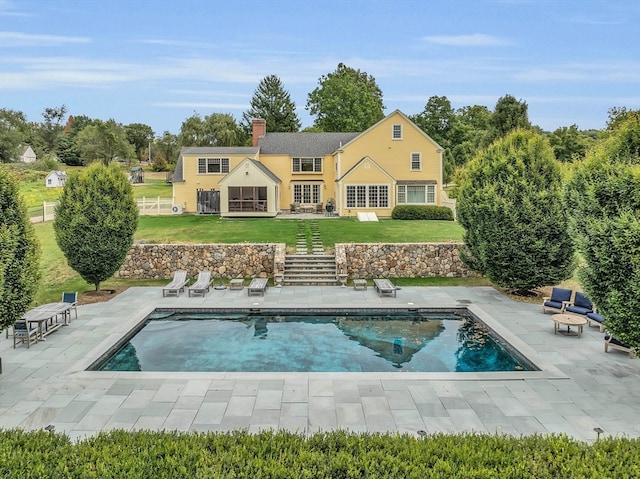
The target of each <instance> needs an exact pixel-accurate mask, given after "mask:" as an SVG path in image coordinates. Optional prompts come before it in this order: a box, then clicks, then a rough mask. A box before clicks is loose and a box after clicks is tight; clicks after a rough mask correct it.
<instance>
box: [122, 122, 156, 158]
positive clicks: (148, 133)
mask: <svg viewBox="0 0 640 479" xmlns="http://www.w3.org/2000/svg"><path fill="white" fill-rule="evenodd" d="M124 132H125V135H126V137H127V141H129V143H130V144H131V145H133V147H134V148H135V150H136V158H137V159H138V160H146V159H147V158H146V157H145V153H148V149H149V142H150V141H153V137H154V136H155V133H154V132H153V129H152V128H151V127H150V126H149V125H145V124H143V123H131V124H130V125H127V126H125V127H124Z"/></svg>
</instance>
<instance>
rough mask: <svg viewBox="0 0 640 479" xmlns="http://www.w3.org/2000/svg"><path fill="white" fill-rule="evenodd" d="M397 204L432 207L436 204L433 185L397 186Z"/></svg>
mask: <svg viewBox="0 0 640 479" xmlns="http://www.w3.org/2000/svg"><path fill="white" fill-rule="evenodd" d="M396 200H397V202H398V204H408V205H425V204H426V205H432V204H435V202H436V187H435V185H398V190H397V195H396Z"/></svg>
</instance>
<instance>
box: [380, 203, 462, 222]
mask: <svg viewBox="0 0 640 479" xmlns="http://www.w3.org/2000/svg"><path fill="white" fill-rule="evenodd" d="M391 218H393V219H394V220H445V221H453V211H451V209H450V208H447V207H446V206H421V205H399V206H396V207H395V208H393V211H392V212H391Z"/></svg>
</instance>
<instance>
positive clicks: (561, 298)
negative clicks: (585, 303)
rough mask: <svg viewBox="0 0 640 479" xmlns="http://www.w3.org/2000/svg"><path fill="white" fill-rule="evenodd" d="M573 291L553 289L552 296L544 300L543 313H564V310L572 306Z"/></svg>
mask: <svg viewBox="0 0 640 479" xmlns="http://www.w3.org/2000/svg"><path fill="white" fill-rule="evenodd" d="M572 294H573V291H571V290H570V289H565V288H553V289H552V290H551V296H545V297H544V298H542V312H543V313H546V312H547V311H552V312H554V313H564V308H566V307H567V305H568V304H571V295H572Z"/></svg>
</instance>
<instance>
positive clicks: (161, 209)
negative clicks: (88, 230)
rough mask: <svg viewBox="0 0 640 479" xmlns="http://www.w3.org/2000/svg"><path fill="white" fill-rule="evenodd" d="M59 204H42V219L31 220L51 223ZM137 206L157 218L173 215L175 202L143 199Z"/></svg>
mask: <svg viewBox="0 0 640 479" xmlns="http://www.w3.org/2000/svg"><path fill="white" fill-rule="evenodd" d="M57 204H58V203H55V202H51V203H50V202H47V201H45V202H44V203H42V218H40V217H37V216H36V217H33V218H31V221H32V222H39V221H51V220H53V219H54V218H55V217H56V215H55V207H56V205H57ZM136 204H137V205H138V212H139V213H140V215H144V216H155V215H171V214H173V212H172V210H171V208H172V206H173V200H172V199H171V198H160V197H159V196H158V197H157V198H147V197H142V198H140V199H137V200H136Z"/></svg>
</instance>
